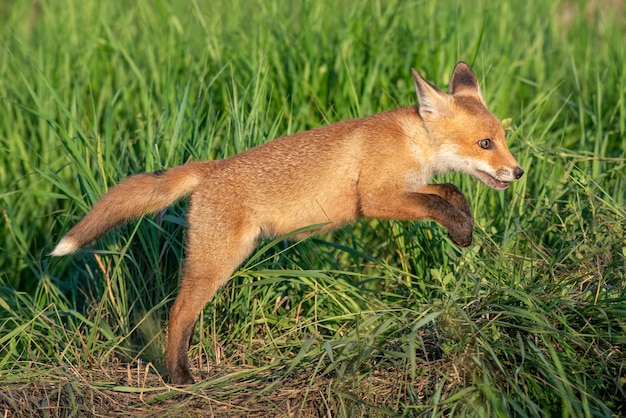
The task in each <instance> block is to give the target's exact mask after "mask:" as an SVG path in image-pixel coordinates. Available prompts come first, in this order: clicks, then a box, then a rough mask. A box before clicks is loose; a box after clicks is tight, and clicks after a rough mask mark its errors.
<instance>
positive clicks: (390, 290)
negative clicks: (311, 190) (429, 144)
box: [0, 0, 626, 417]
mask: <svg viewBox="0 0 626 418" xmlns="http://www.w3.org/2000/svg"><path fill="white" fill-rule="evenodd" d="M0 28H2V29H1V31H2V32H1V35H0V36H1V37H2V38H1V42H2V48H1V49H0V54H1V56H0V99H1V100H0V148H1V152H0V199H1V200H0V201H1V209H2V215H3V222H0V234H2V236H3V237H4V239H3V240H2V241H1V242H0V249H1V251H0V347H1V350H0V411H2V412H3V413H5V415H8V416H22V415H33V416H44V415H52V416H66V415H68V416H69V415H74V414H94V413H95V414H100V415H105V414H106V415H110V414H119V415H128V414H157V415H166V414H169V415H172V416H175V415H178V414H191V415H193V414H203V415H228V414H248V415H267V414H269V415H296V416H298V415H302V416H308V415H328V416H385V415H406V416H414V415H429V416H450V415H470V416H511V415H513V416H546V415H561V416H568V417H569V416H611V415H623V414H626V406H625V405H626V396H625V394H624V384H625V383H626V375H625V374H624V366H625V360H626V355H625V354H624V350H625V348H626V347H625V344H626V337H625V329H624V326H625V325H626V302H625V299H624V296H623V295H624V294H625V288H624V287H625V284H626V276H625V275H626V273H625V270H626V266H625V258H626V236H625V234H624V227H623V225H624V224H625V222H626V209H625V207H626V193H625V192H624V190H626V155H625V147H624V144H623V141H622V138H623V137H624V134H625V123H626V122H625V120H626V105H625V99H624V97H625V96H626V74H625V70H626V59H625V58H626V57H625V54H624V42H623V37H624V33H625V32H626V14H625V11H624V6H623V5H622V4H621V2H613V1H608V2H597V1H593V0H590V1H575V0H572V1H560V2H545V1H539V0H537V1H527V2H517V1H512V0H511V1H501V2H490V1H484V2H482V1H481V2H463V1H455V0H449V1H448V0H447V1H400V0H397V1H395V0H392V1H364V2H353V1H337V2H333V4H332V5H331V4H330V3H327V2H312V1H304V2H286V1H278V0H277V1H255V0H234V1H230V2H226V3H223V4H222V3H221V2H211V1H201V0H193V1H190V2H166V1H160V0H151V1H145V0H138V1H134V2H98V1H81V2H77V1H72V0H70V1H68V2H63V3H60V2H37V1H26V0H23V1H18V2H9V1H0ZM458 60H465V61H468V62H470V63H471V64H472V65H473V68H474V70H475V72H476V74H477V75H478V77H479V78H480V81H481V84H482V88H483V93H484V96H485V99H486V101H487V102H488V103H489V104H490V107H491V108H492V110H493V111H494V112H495V113H496V114H497V115H498V116H500V117H501V118H503V119H505V118H510V119H511V120H512V122H511V123H510V125H509V127H508V131H509V138H510V140H509V143H510V147H511V149H512V151H513V152H514V154H516V155H517V157H518V160H519V161H520V163H521V164H522V166H523V167H524V168H525V169H526V171H527V174H526V175H525V176H524V177H523V179H522V180H521V181H520V182H519V183H517V184H515V185H513V186H512V187H511V188H510V189H509V190H507V191H505V192H502V193H496V192H494V191H492V190H489V189H487V188H486V187H485V186H483V185H481V184H479V183H478V182H477V181H476V180H474V179H471V178H467V177H465V176H460V175H446V176H441V177H440V178H438V179H437V181H444V180H445V181H453V182H454V183H456V184H458V185H459V186H460V187H461V188H462V189H463V190H464V191H465V192H466V194H467V196H468V198H469V200H470V204H471V206H472V209H473V211H474V213H475V217H476V228H475V238H474V244H473V245H472V246H471V247H469V248H468V249H459V248H457V247H455V246H454V245H453V244H452V243H451V242H450V241H449V240H448V239H447V237H446V234H445V231H443V230H442V228H441V227H439V226H438V225H436V224H434V223H432V222H421V223H417V224H415V223H403V222H379V221H374V220H363V221H360V222H357V223H356V224H354V225H351V226H348V227H345V228H343V229H341V230H339V231H337V232H335V233H333V234H327V235H322V236H318V237H316V238H314V239H310V240H307V241H304V242H300V243H292V242H290V241H286V240H282V239H279V240H276V241H273V242H269V243H265V244H264V245H262V246H261V248H259V250H258V251H257V252H256V253H255V254H254V255H252V256H251V258H250V259H249V260H248V261H247V262H246V263H245V264H244V266H242V268H241V269H240V270H239V271H238V272H237V273H235V275H234V277H233V279H232V280H231V281H230V282H229V284H228V285H227V286H226V287H225V288H224V289H222V290H221V291H220V292H219V293H218V295H217V296H216V298H215V299H214V301H212V302H211V303H210V304H209V305H208V306H207V308H206V309H205V312H204V314H203V315H202V317H201V319H200V321H199V324H198V327H197V333H196V336H195V337H194V340H193V342H192V347H191V351H190V356H191V359H192V362H193V364H194V365H195V367H196V368H195V370H194V372H195V374H196V375H197V376H198V377H201V378H202V380H201V381H200V382H199V383H198V384H196V385H194V386H192V387H190V388H187V389H185V390H184V391H181V390H179V389H175V388H170V387H168V386H167V385H166V383H165V381H164V380H163V379H162V378H161V375H162V373H163V372H164V368H163V366H164V364H163V363H164V343H165V332H164V329H165V327H166V323H167V317H168V307H169V306H170V305H171V302H172V301H173V298H174V297H175V295H176V286H177V280H178V277H179V266H180V259H181V257H182V253H183V242H184V227H185V205H186V204H185V202H181V203H179V204H177V205H175V206H173V207H172V208H170V209H169V210H167V211H164V212H163V213H160V214H158V215H156V216H149V217H146V218H144V219H142V220H140V221H138V222H133V223H131V224H129V225H128V226H125V227H122V228H119V229H117V230H115V231H113V232H111V233H109V234H108V235H106V236H105V237H103V238H102V239H100V240H99V241H98V242H97V243H95V244H94V245H93V247H91V249H88V250H85V251H83V252H81V253H79V254H77V255H74V256H71V257H66V258H62V259H51V258H49V257H48V256H47V253H48V252H49V251H50V250H51V249H52V248H53V245H54V244H55V243H56V241H57V240H58V238H59V237H60V236H62V235H63V233H64V232H66V231H67V230H68V229H69V228H70V227H71V226H72V225H73V224H74V223H75V222H76V221H77V220H79V219H80V218H81V217H82V216H83V215H84V214H85V213H86V212H87V210H88V209H89V207H90V206H91V205H92V204H93V203H94V202H95V201H96V200H97V199H98V197H99V196H101V195H102V194H103V193H104V192H105V191H106V190H107V188H108V187H110V186H112V185H113V184H115V183H116V182H118V181H119V180H121V179H123V178H124V177H125V176H127V175H129V174H132V173H138V172H143V171H150V170H156V169H160V168H165V167H171V166H174V165H178V164H182V163H184V162H186V161H188V160H205V159H219V158H225V157H228V156H231V155H233V154H235V153H237V152H240V151H243V150H245V149H247V148H250V147H252V146H255V145H258V144H261V143H264V142H266V141H269V140H271V139H272V138H274V137H277V136H282V135H286V134H289V133H292V132H296V131H299V130H303V129H307V128H311V127H315V126H320V125H325V124H327V123H331V122H334V121H339V120H343V119H347V118H351V117H357V116H363V115H367V114H371V113H375V112H379V111H382V110H385V109H389V108H392V107H395V106H399V105H406V104H410V103H415V101H416V99H415V94H414V92H413V87H412V82H411V78H410V68H411V67H415V68H417V69H418V70H420V71H421V72H422V73H423V74H425V75H426V76H427V78H428V79H429V80H431V81H433V82H434V83H435V84H437V85H439V86H441V87H442V88H443V87H445V85H446V83H447V81H448V77H449V75H450V71H451V69H452V68H453V66H454V64H455V63H456V61H458ZM183 395H186V396H183Z"/></svg>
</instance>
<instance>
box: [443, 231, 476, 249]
mask: <svg viewBox="0 0 626 418" xmlns="http://www.w3.org/2000/svg"><path fill="white" fill-rule="evenodd" d="M448 236H449V237H450V239H451V240H452V242H454V243H455V244H456V245H458V246H459V247H469V246H470V245H471V244H472V233H471V232H470V233H469V234H463V235H461V234H451V233H448Z"/></svg>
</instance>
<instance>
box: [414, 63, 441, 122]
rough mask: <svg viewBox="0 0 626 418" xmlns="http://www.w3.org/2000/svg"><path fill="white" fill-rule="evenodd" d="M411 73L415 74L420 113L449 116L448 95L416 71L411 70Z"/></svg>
mask: <svg viewBox="0 0 626 418" xmlns="http://www.w3.org/2000/svg"><path fill="white" fill-rule="evenodd" d="M411 71H412V72H413V82H414V83H415V91H416V92H417V99H418V101H419V111H420V113H430V114H433V115H436V116H445V115H447V114H449V113H450V107H449V97H448V95H447V94H445V93H444V92H442V91H441V90H439V89H438V88H437V87H435V86H433V85H432V84H430V83H429V82H428V81H427V80H426V79H425V78H424V77H422V76H421V75H420V74H419V73H418V72H417V71H415V69H411Z"/></svg>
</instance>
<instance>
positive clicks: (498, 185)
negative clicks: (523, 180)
mask: <svg viewBox="0 0 626 418" xmlns="http://www.w3.org/2000/svg"><path fill="white" fill-rule="evenodd" d="M476 177H477V178H478V180H480V181H482V182H483V183H485V184H486V185H487V186H489V187H491V188H492V189H494V190H504V189H506V188H507V187H509V182H508V181H502V180H498V179H497V178H495V177H494V176H492V175H491V174H488V173H486V172H484V171H478V173H477V175H476Z"/></svg>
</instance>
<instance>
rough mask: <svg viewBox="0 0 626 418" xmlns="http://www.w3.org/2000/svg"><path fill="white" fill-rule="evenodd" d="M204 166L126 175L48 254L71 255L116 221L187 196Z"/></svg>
mask: <svg viewBox="0 0 626 418" xmlns="http://www.w3.org/2000/svg"><path fill="white" fill-rule="evenodd" d="M207 165H208V164H207V163H203V162H193V163H187V164H185V165H182V166H179V167H174V168H170V169H168V170H159V171H155V172H152V173H144V174H138V175H134V176H131V177H128V178H127V179H126V180H124V181H122V182H121V183H119V184H118V185H117V186H115V187H113V188H112V189H111V190H109V192H108V193H107V194H105V195H104V196H103V197H102V198H101V199H100V200H99V201H98V202H97V203H96V204H95V205H93V207H92V208H91V210H90V211H89V212H88V213H87V215H85V217H84V218H83V219H82V220H81V221H80V222H79V223H78V224H76V225H75V226H74V227H73V228H72V229H70V231H69V232H68V233H67V234H65V236H64V237H63V238H62V239H61V241H59V243H58V244H57V246H56V247H55V248H54V250H53V251H52V252H51V253H50V255H52V256H62V255H66V254H71V253H73V252H75V251H77V250H78V249H80V248H81V247H84V246H85V245H87V244H89V243H90V242H91V241H93V240H95V239H97V238H98V237H100V236H101V235H103V234H104V233H105V232H107V231H108V230H110V229H111V228H113V227H115V226H117V225H119V224H122V223H125V222H128V221H130V220H131V219H136V218H139V217H141V216H143V215H146V214H148V213H152V212H156V211H159V210H161V209H164V208H166V207H167V206H169V205H171V204H172V203H174V202H176V201H177V200H179V199H182V198H183V197H185V196H188V195H190V194H191V193H192V192H193V191H194V189H195V188H196V187H197V186H198V184H199V183H200V181H201V178H202V176H201V173H202V171H203V170H205V169H206V166H207Z"/></svg>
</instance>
